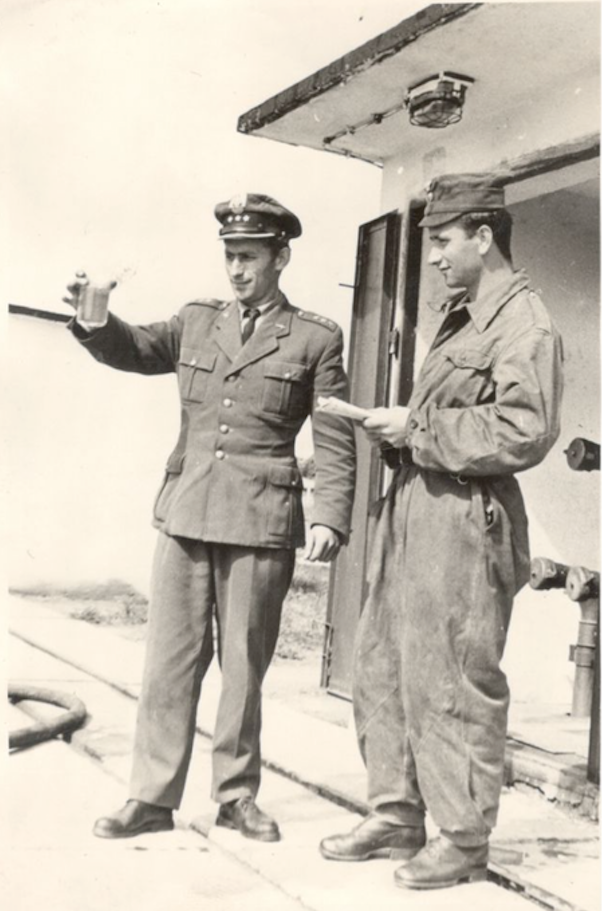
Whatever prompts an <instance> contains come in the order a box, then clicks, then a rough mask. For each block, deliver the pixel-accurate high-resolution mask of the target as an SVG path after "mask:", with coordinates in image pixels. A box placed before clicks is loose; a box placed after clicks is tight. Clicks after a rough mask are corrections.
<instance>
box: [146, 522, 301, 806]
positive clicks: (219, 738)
mask: <svg viewBox="0 0 602 911" xmlns="http://www.w3.org/2000/svg"><path fill="white" fill-rule="evenodd" d="M294 560H295V552H294V550H288V549H287V550H285V549H280V548H278V549H273V548H252V547H241V546H237V545H227V544H211V543H205V542H202V541H194V540H190V539H187V538H178V537H173V536H169V535H166V534H163V533H160V534H159V539H158V542H157V548H156V552H155V558H154V563H153V574H152V586H151V604H150V610H149V621H148V637H147V644H146V659H145V667H144V675H143V681H142V691H141V695H140V700H139V704H138V717H137V723H136V735H135V741H134V760H133V768H132V776H131V784H130V797H132V798H134V799H137V800H143V801H145V802H146V803H152V804H156V805H158V806H164V807H171V808H173V809H177V808H178V807H179V805H180V802H181V799H182V794H183V791H184V785H185V781H186V775H187V772H188V766H189V763H190V757H191V753H192V745H193V740H194V732H195V722H196V713H197V705H198V701H199V698H200V694H201V684H202V681H203V677H204V676H205V673H206V671H207V669H208V667H209V665H210V663H211V660H212V658H213V654H214V636H213V617H214V616H215V617H216V620H217V651H218V659H219V663H220V667H221V671H222V690H221V696H220V700H219V706H218V711H217V718H216V723H215V733H214V738H213V782H212V797H213V799H214V800H217V801H218V802H219V803H227V802H228V801H231V800H236V799H238V798H240V797H243V796H247V795H250V796H252V797H255V796H256V794H257V791H258V789H259V780H260V768H261V755H260V742H259V736H260V730H261V685H262V681H263V678H264V675H265V673H266V671H267V669H268V667H269V664H270V661H271V659H272V656H273V654H274V649H275V647H276V640H277V638H278V631H279V626H280V616H281V611H282V602H283V601H284V598H285V596H286V593H287V591H288V588H289V586H290V583H291V580H292V575H293V568H294Z"/></svg>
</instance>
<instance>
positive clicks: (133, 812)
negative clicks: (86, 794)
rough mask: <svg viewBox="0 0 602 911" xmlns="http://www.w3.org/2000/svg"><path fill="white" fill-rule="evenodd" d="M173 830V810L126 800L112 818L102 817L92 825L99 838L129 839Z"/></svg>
mask: <svg viewBox="0 0 602 911" xmlns="http://www.w3.org/2000/svg"><path fill="white" fill-rule="evenodd" d="M171 829H173V810H170V808H169V807H158V806H155V804H152V803H144V801H142V800H128V802H127V803H126V805H125V806H124V807H122V808H121V810H118V811H117V812H116V813H114V814H113V815H112V816H103V817H102V818H101V819H97V820H96V822H95V823H94V829H93V832H94V834H95V835H97V836H98V837H99V838H131V837H132V836H133V835H142V833H143V832H168V831H170V830H171Z"/></svg>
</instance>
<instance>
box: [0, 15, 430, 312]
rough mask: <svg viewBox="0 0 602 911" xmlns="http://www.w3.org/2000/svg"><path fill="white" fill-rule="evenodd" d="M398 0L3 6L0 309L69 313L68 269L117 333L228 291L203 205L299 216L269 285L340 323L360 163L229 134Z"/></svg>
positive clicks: (371, 170)
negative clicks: (285, 210) (234, 202)
mask: <svg viewBox="0 0 602 911" xmlns="http://www.w3.org/2000/svg"><path fill="white" fill-rule="evenodd" d="M423 5H424V4H423V3H420V2H418V3H417V2H412V0H397V2H392V0H286V2H285V0H253V2H251V0H163V2H157V0H94V2H90V0H37V2H36V0H3V2H2V8H1V11H0V34H1V37H0V57H1V59H2V61H3V64H2V67H3V74H2V86H3V95H4V99H3V103H2V109H3V111H4V114H3V120H4V128H5V129H4V133H5V136H6V137H7V139H8V141H7V142H6V143H3V144H2V145H3V151H2V156H3V158H2V171H3V176H4V177H5V178H6V177H8V181H7V189H6V198H7V199H8V206H7V208H6V210H5V212H4V218H5V221H4V224H3V225H2V228H3V230H4V232H5V233H6V235H7V237H6V239H5V242H4V243H3V244H2V250H3V251H4V254H5V257H6V263H5V264H4V266H3V269H2V273H3V276H4V277H3V282H4V283H5V284H6V288H5V294H6V295H7V296H8V301H9V302H10V303H14V304H20V305H24V306H30V307H41V308H44V309H50V310H58V311H61V312H68V308H67V307H66V305H65V304H62V303H61V297H62V295H63V293H64V285H65V284H66V283H67V281H68V280H69V279H70V278H71V276H72V275H73V273H74V271H75V270H77V269H80V268H83V269H85V270H86V271H87V272H88V274H89V275H90V276H91V277H92V279H93V280H94V279H96V280H103V279H106V278H108V277H110V278H116V279H117V280H118V281H119V286H118V289H117V290H116V291H115V293H114V295H113V300H112V307H113V309H114V310H115V312H117V313H118V314H119V315H121V316H123V317H124V318H126V319H129V320H131V321H133V322H146V321H150V320H154V319H161V318H163V317H169V316H170V315H171V314H172V313H173V312H175V311H176V310H177V309H178V308H179V307H180V306H181V305H182V304H183V303H185V302H186V301H187V300H190V299H193V298H196V297H208V296H215V297H229V296H230V289H229V286H228V283H227V280H226V278H225V274H224V270H223V263H222V255H223V254H222V249H221V246H220V244H219V242H217V241H216V235H217V227H218V225H217V222H216V221H215V219H214V217H213V207H214V205H215V203H217V202H218V201H220V200H224V199H229V198H230V197H231V196H232V195H234V194H235V193H239V192H264V193H267V194H269V195H271V196H274V197H276V198H277V199H278V200H280V201H281V202H282V203H284V204H285V205H286V206H288V207H289V208H291V209H293V210H294V211H295V212H296V213H297V214H298V215H299V217H300V218H301V221H302V223H303V226H304V236H303V238H302V239H301V240H299V241H297V242H296V243H295V244H294V246H293V258H292V261H291V265H290V266H289V267H288V269H287V272H286V274H285V276H284V278H283V282H282V285H283V288H284V290H285V291H286V293H287V294H288V296H289V298H290V299H291V302H292V303H294V304H297V305H298V306H301V307H303V308H305V309H310V310H317V311H319V312H323V313H325V314H326V315H328V316H331V317H332V318H334V319H337V320H338V321H339V322H340V323H341V324H342V325H343V327H344V329H347V328H348V325H349V314H350V310H351V300H352V299H351V291H350V290H349V288H342V287H341V285H351V284H352V282H353V278H354V267H355V247H356V241H357V230H358V227H359V225H360V224H361V223H363V222H365V221H369V220H371V219H372V218H375V217H377V216H378V215H379V214H380V210H379V202H380V196H379V194H380V179H381V172H380V170H379V169H378V168H376V167H374V166H373V165H369V164H366V163H364V162H357V161H351V160H347V159H343V158H341V157H340V156H337V155H332V154H328V153H321V152H316V151H313V150H307V149H299V148H295V147H292V146H288V145H286V144H282V143H275V142H272V141H269V140H265V139H260V138H257V137H249V136H244V135H242V134H239V133H237V131H236V124H237V120H238V117H239V116H240V114H242V113H244V112H245V111H247V110H248V109H250V108H251V107H254V106H255V105H257V104H260V103H261V102H263V101H265V100H266V99H267V98H269V97H270V96H272V95H274V94H276V93H278V92H279V91H281V90H283V89H285V88H287V87H288V86H289V85H291V84H293V83H295V82H297V81H299V80H301V79H303V78H305V77H306V76H308V75H310V74H311V73H313V72H315V71H316V70H317V69H319V68H320V67H322V66H324V65H326V64H328V63H330V62H331V61H332V60H334V59H336V58H337V57H339V56H341V55H342V54H344V53H347V52H349V51H350V50H352V49H353V48H355V47H357V46H359V45H361V44H363V43H364V42H365V41H368V40H369V39H370V38H372V37H374V36H375V35H377V34H379V33H380V32H381V31H383V30H385V29H386V28H390V27H392V26H393V25H395V24H397V23H398V22H399V21H401V20H402V19H404V18H405V17H406V16H408V15H411V14H412V13H413V12H414V11H415V10H416V9H419V8H421V7H422V6H423Z"/></svg>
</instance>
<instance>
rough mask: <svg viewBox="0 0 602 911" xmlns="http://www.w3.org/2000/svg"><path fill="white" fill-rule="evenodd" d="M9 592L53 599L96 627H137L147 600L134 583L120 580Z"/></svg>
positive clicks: (38, 587) (13, 589)
mask: <svg viewBox="0 0 602 911" xmlns="http://www.w3.org/2000/svg"><path fill="white" fill-rule="evenodd" d="M10 591H11V592H12V594H14V595H20V596H21V597H24V598H35V599H36V600H40V601H48V602H50V601H52V602H53V604H55V605H57V606H58V605H60V606H61V607H62V608H63V609H64V610H65V612H66V613H67V614H68V615H69V616H70V617H74V618H75V619H77V620H85V621H86V622H87V623H95V624H97V625H98V626H140V625H141V624H143V623H146V620H147V616H148V600H147V599H146V598H145V597H144V595H141V594H140V592H139V591H137V589H135V588H134V586H133V585H130V584H129V583H128V582H122V581H121V580H120V579H109V581H108V582H103V583H98V584H86V585H73V586H65V587H63V586H55V585H36V586H31V587H28V588H12V589H10Z"/></svg>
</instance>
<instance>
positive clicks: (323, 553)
mask: <svg viewBox="0 0 602 911" xmlns="http://www.w3.org/2000/svg"><path fill="white" fill-rule="evenodd" d="M340 548H341V539H340V538H339V536H338V534H337V533H336V531H334V530H333V529H332V528H329V527H328V526H327V525H312V527H311V528H310V530H309V535H308V539H307V544H306V547H305V553H304V554H303V557H304V559H305V560H309V561H310V562H311V563H314V562H315V561H317V560H318V561H320V562H321V563H329V562H330V560H334V558H335V557H336V555H337V554H338V552H339V550H340Z"/></svg>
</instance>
